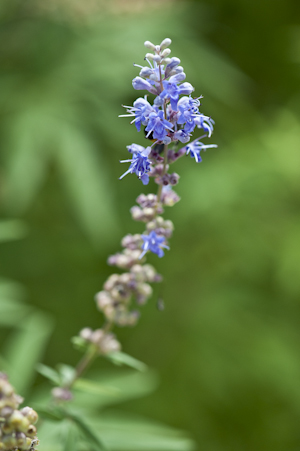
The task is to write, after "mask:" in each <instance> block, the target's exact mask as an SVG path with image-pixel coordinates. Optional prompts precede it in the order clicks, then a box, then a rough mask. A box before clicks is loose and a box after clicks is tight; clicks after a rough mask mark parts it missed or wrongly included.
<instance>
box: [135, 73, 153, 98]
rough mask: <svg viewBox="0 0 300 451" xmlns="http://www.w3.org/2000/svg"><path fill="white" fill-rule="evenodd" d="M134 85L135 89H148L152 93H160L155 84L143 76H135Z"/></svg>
mask: <svg viewBox="0 0 300 451" xmlns="http://www.w3.org/2000/svg"><path fill="white" fill-rule="evenodd" d="M132 86H133V87H134V89H136V90H137V91H141V90H144V89H145V90H146V91H149V92H151V94H158V93H157V90H156V88H155V87H154V86H152V85H151V84H150V83H149V81H147V80H144V79H143V78H141V77H135V78H134V79H133V80H132Z"/></svg>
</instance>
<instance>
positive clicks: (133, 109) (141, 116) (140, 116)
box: [119, 96, 154, 132]
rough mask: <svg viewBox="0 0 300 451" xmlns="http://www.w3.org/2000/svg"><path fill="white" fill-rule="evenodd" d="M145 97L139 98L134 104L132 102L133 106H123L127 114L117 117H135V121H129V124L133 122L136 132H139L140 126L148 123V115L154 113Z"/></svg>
mask: <svg viewBox="0 0 300 451" xmlns="http://www.w3.org/2000/svg"><path fill="white" fill-rule="evenodd" d="M146 97H147V96H145V98H143V97H139V98H138V99H137V100H135V102H133V106H125V108H127V112H128V113H129V114H120V116H119V117H131V116H135V119H133V121H131V124H132V123H133V122H135V126H136V128H137V131H138V132H139V131H140V130H141V124H143V125H146V124H147V122H148V118H149V114H150V113H151V112H152V111H154V109H153V107H152V106H151V105H150V103H149V102H148V100H147V99H146Z"/></svg>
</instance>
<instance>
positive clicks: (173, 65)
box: [165, 56, 180, 78]
mask: <svg viewBox="0 0 300 451" xmlns="http://www.w3.org/2000/svg"><path fill="white" fill-rule="evenodd" d="M179 64H180V59H179V58H176V56H173V58H171V62H170V63H169V64H167V66H166V70H165V77H166V78H168V77H169V76H170V72H171V71H172V70H174V69H175V68H176V67H177V66H179Z"/></svg>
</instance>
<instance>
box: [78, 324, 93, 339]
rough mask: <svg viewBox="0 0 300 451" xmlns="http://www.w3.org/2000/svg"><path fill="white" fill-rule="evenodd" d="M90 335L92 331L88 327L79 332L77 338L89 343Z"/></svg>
mask: <svg viewBox="0 0 300 451" xmlns="http://www.w3.org/2000/svg"><path fill="white" fill-rule="evenodd" d="M92 333H93V331H92V329H91V328H90V327H85V328H84V329H81V331H80V332H79V336H80V337H81V338H83V339H84V340H86V341H90V340H91V336H92Z"/></svg>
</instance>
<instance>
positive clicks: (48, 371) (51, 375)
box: [36, 363, 61, 385]
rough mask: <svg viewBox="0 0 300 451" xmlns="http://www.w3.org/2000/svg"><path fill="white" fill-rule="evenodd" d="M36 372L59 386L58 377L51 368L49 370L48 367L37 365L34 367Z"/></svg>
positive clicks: (59, 378)
mask: <svg viewBox="0 0 300 451" xmlns="http://www.w3.org/2000/svg"><path fill="white" fill-rule="evenodd" d="M36 370H37V372H38V373H40V374H42V375H43V376H44V377H46V378H47V379H49V380H50V381H51V382H53V383H54V384H55V385H61V377H60V375H59V374H58V372H57V371H55V370H54V369H53V368H50V366H47V365H44V364H43V363H38V364H37V365H36Z"/></svg>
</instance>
